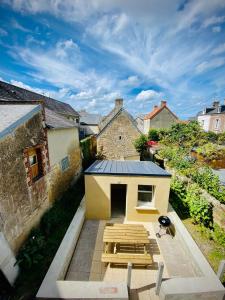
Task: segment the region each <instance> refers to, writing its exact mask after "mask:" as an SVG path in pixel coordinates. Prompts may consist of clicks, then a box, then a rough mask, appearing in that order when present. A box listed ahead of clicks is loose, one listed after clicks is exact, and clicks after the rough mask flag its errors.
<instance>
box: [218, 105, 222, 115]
mask: <svg viewBox="0 0 225 300" xmlns="http://www.w3.org/2000/svg"><path fill="white" fill-rule="evenodd" d="M217 112H218V114H220V113H221V106H218V107H217Z"/></svg>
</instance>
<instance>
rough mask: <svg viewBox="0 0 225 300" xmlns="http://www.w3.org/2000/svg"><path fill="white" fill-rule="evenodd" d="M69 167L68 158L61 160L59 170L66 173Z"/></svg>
mask: <svg viewBox="0 0 225 300" xmlns="http://www.w3.org/2000/svg"><path fill="white" fill-rule="evenodd" d="M69 165H70V163H69V157H68V156H66V157H64V158H63V159H62V160H61V169H62V171H63V172H64V171H66V170H67V169H68V168H69Z"/></svg>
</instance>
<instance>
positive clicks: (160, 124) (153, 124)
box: [146, 108, 177, 128]
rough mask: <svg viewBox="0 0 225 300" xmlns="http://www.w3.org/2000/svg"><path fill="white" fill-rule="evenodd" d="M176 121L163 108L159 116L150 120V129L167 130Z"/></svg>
mask: <svg viewBox="0 0 225 300" xmlns="http://www.w3.org/2000/svg"><path fill="white" fill-rule="evenodd" d="M146 121H147V120H146ZM176 121H177V118H176V117H175V116H174V115H173V114H171V112H170V111H169V110H168V109H167V108H164V109H163V110H162V111H161V112H160V113H159V114H157V115H156V116H155V117H154V118H153V119H152V120H150V128H169V127H170V126H171V125H172V124H174V123H175V122H176Z"/></svg>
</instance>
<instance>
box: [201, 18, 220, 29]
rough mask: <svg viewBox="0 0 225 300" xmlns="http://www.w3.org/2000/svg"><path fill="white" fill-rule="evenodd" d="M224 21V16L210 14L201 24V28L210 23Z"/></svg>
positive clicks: (210, 24) (214, 23)
mask: <svg viewBox="0 0 225 300" xmlns="http://www.w3.org/2000/svg"><path fill="white" fill-rule="evenodd" d="M224 21H225V16H212V17H210V18H207V19H206V20H205V21H204V22H203V24H202V27H203V28H207V27H209V26H212V25H216V24H221V23H223V22H224Z"/></svg>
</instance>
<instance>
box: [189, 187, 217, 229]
mask: <svg viewBox="0 0 225 300" xmlns="http://www.w3.org/2000/svg"><path fill="white" fill-rule="evenodd" d="M186 202H187V203H188V206H189V211H190V216H191V218H192V219H193V221H194V223H196V224H202V225H204V226H205V227H209V228H211V227H212V225H213V206H212V204H211V203H209V202H208V201H207V200H206V199H205V198H203V196H202V195H201V192H200V189H199V187H198V185H197V184H191V185H190V186H189V187H188V189H187V195H186Z"/></svg>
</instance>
